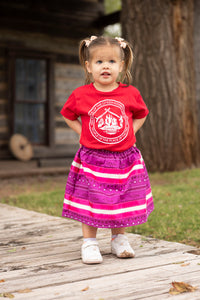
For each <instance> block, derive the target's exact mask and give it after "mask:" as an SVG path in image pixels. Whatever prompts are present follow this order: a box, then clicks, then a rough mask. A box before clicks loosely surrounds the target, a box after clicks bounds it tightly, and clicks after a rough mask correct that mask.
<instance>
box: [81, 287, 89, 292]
mask: <svg viewBox="0 0 200 300" xmlns="http://www.w3.org/2000/svg"><path fill="white" fill-rule="evenodd" d="M87 290H89V286H86V287H85V288H84V289H82V290H81V291H82V292H85V291H87Z"/></svg>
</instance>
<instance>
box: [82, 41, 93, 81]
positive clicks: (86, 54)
mask: <svg viewBox="0 0 200 300" xmlns="http://www.w3.org/2000/svg"><path fill="white" fill-rule="evenodd" d="M88 40H89V39H85V40H82V41H81V42H80V44H79V61H80V64H81V66H82V67H83V69H84V71H85V84H89V83H91V82H92V78H91V75H90V73H88V71H87V68H86V66H85V62H86V60H88V59H89V51H88V46H87V41H88Z"/></svg>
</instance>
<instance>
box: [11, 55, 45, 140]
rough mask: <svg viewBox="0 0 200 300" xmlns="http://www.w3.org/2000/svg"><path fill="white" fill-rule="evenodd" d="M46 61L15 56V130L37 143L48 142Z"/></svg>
mask: <svg viewBox="0 0 200 300" xmlns="http://www.w3.org/2000/svg"><path fill="white" fill-rule="evenodd" d="M46 111H47V62H46V61H45V60H42V59H29V58H16V60H15V105H14V133H21V134H23V135H24V136H26V137H27V138H28V139H29V140H30V141H31V142H32V143H34V144H46V140H47V139H46V132H47V128H46V124H47V122H46Z"/></svg>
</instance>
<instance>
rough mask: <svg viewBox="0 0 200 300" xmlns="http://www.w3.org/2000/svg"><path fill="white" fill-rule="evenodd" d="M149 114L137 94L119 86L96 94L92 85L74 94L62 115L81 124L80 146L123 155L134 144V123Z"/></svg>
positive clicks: (124, 86)
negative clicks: (79, 121)
mask: <svg viewBox="0 0 200 300" xmlns="http://www.w3.org/2000/svg"><path fill="white" fill-rule="evenodd" d="M148 113H149V111H148V109H147V107H146V105H145V103H144V101H143V99H142V97H141V95H140V92H139V91H138V90H137V89H136V88H135V87H133V86H131V85H130V86H126V85H125V84H122V83H120V84H119V86H118V87H117V88H116V89H114V90H113V91H111V92H101V91H98V90H97V89H96V88H95V87H94V85H93V83H91V84H89V85H84V86H81V87H79V88H77V89H75V90H74V91H73V93H72V94H71V95H70V96H69V98H68V100H67V102H66V103H65V104H64V106H63V108H62V110H61V114H62V115H63V116H64V117H65V118H67V119H69V120H76V119H77V118H78V117H79V116H80V117H81V122H82V132H81V137H80V144H82V145H84V146H86V147H88V148H92V149H106V150H109V151H124V150H126V149H128V148H130V147H131V146H133V145H134V144H135V142H136V138H135V135H134V132H133V119H142V118H144V117H145V116H146V115H147V114H148Z"/></svg>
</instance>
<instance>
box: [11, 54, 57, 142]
mask: <svg viewBox="0 0 200 300" xmlns="http://www.w3.org/2000/svg"><path fill="white" fill-rule="evenodd" d="M18 58H22V59H41V60H45V61H46V76H47V78H46V84H47V86H46V93H47V94H46V99H47V101H46V104H45V105H46V109H45V127H46V134H45V143H44V144H34V143H32V145H37V146H46V147H50V148H53V147H54V144H55V138H54V108H53V102H54V101H53V99H54V60H55V56H54V55H53V54H49V53H45V52H38V51H33V50H29V49H19V48H12V49H8V84H9V87H8V91H9V93H8V98H9V103H10V105H9V108H10V122H9V124H10V136H12V135H13V134H14V121H15V120H14V117H15V112H14V106H15V103H19V102H18V101H17V99H16V95H15V88H16V82H15V61H16V59H18ZM23 102H24V103H27V102H26V101H23Z"/></svg>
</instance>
